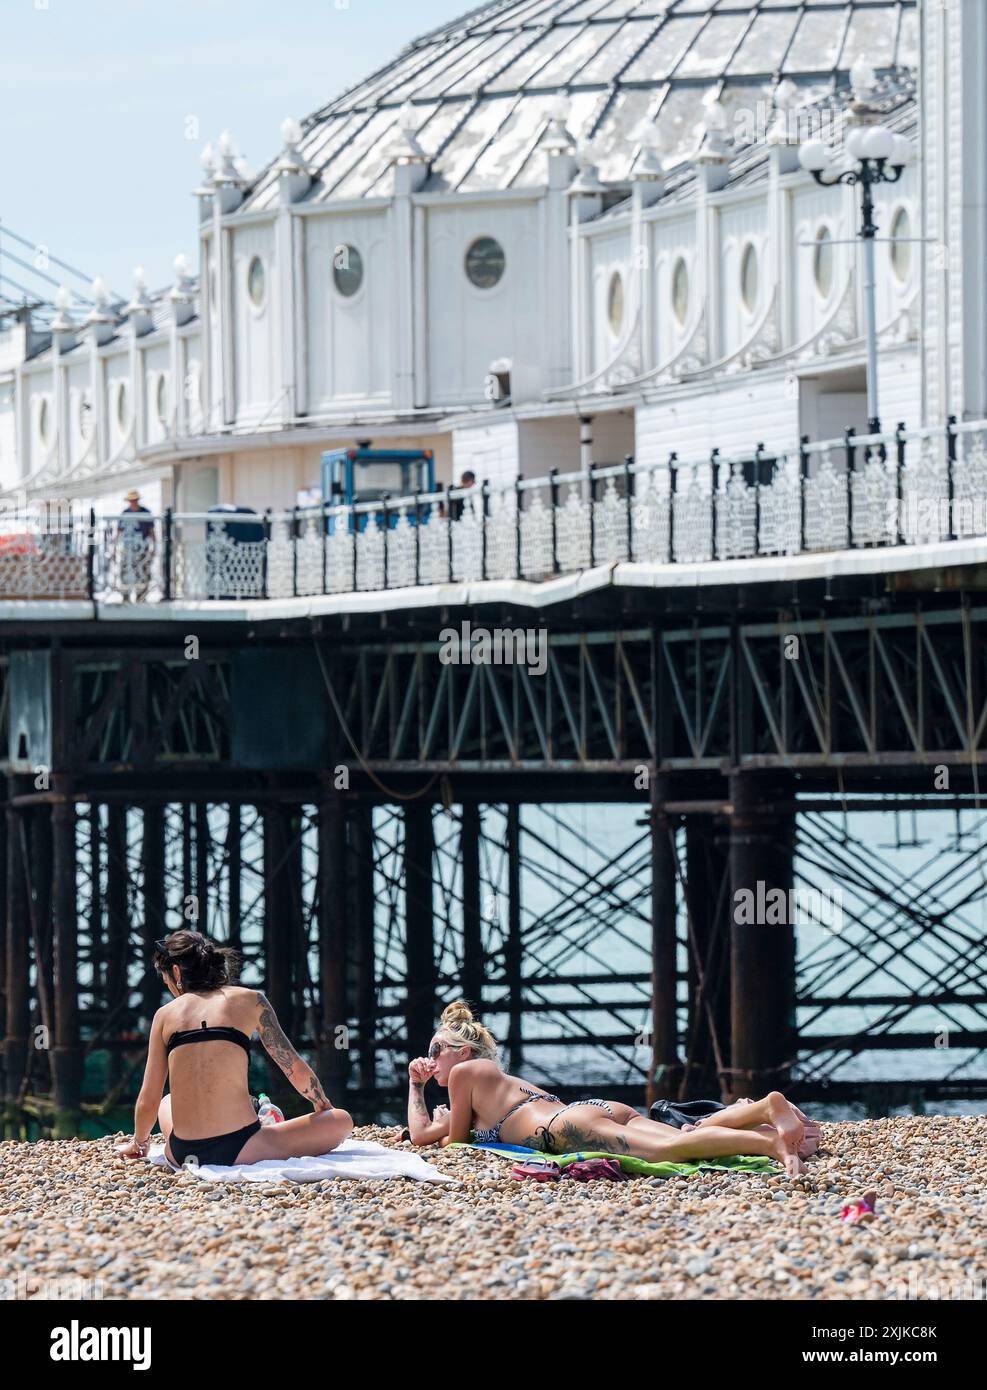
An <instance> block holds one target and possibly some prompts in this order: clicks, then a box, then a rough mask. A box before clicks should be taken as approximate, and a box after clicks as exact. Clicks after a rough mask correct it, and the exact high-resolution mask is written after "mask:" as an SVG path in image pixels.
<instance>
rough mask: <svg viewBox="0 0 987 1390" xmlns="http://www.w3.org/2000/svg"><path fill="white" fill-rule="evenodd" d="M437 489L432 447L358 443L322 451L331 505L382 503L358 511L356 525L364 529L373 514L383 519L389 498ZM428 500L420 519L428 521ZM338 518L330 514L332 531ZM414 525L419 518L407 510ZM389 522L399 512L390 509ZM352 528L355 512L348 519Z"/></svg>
mask: <svg viewBox="0 0 987 1390" xmlns="http://www.w3.org/2000/svg"><path fill="white" fill-rule="evenodd" d="M434 491H435V460H434V458H433V456H432V451H431V449H371V448H370V447H369V446H367V445H363V444H361V445H358V446H357V447H356V448H354V449H329V450H327V451H326V452H325V453H324V454H323V455H322V500H323V503H325V504H328V505H334V506H338V505H339V504H340V503H345V505H346V506H347V507H352V506H353V505H354V503H360V502H378V503H380V504H381V505H380V506H379V507H374V508H372V509H370V510H367V511H365V512H358V513H357V517H356V520H357V525H358V528H359V529H360V530H361V531H365V530H366V528H367V523H368V521H369V520H370V517H371V516H378V517H380V518H381V519H383V516H384V511H385V507H384V503H386V502H387V500H388V499H389V498H395V499H396V498H398V497H411V496H413V495H414V494H415V493H431V492H434ZM429 510H430V508H429V504H428V503H425V504H423V505H422V508H421V512H420V519H421V521H422V522H423V523H424V522H427V521H428V514H429ZM337 519H338V518H336V517H335V516H330V517H329V518H328V529H329V530H330V531H332V530H333V529H334V526H335V522H336V521H337ZM408 520H409V521H410V522H411V524H412V525H413V526H414V525H416V524H417V521H418V518H417V517H416V516H415V514H414V512H409V513H408ZM387 522H388V525H389V526H395V525H396V524H397V512H396V511H395V512H392V513H388V517H387ZM347 526H348V529H349V530H350V531H352V530H353V513H352V512H350V513H349V516H348V520H347Z"/></svg>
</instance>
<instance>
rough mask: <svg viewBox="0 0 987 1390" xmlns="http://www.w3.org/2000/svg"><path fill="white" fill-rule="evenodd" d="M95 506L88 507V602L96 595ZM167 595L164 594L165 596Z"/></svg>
mask: <svg viewBox="0 0 987 1390" xmlns="http://www.w3.org/2000/svg"><path fill="white" fill-rule="evenodd" d="M95 582H96V508H95V507H90V508H89V532H88V536H87V540H86V594H87V596H88V598H89V601H90V603H91V602H92V601H93V599H94V598H95V597H96V587H95ZM167 597H168V595H167V594H165V598H167Z"/></svg>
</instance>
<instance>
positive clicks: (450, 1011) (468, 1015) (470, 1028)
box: [438, 999, 497, 1062]
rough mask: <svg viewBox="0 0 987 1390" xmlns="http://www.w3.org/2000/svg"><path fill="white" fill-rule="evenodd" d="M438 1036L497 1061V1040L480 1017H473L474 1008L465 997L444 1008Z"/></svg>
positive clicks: (481, 1056)
mask: <svg viewBox="0 0 987 1390" xmlns="http://www.w3.org/2000/svg"><path fill="white" fill-rule="evenodd" d="M438 1036H439V1037H440V1038H442V1039H443V1041H445V1042H447V1043H449V1044H450V1045H451V1046H452V1047H456V1048H462V1047H469V1048H472V1050H473V1056H474V1057H477V1058H484V1059H485V1060H488V1061H491V1062H495V1061H496V1060H497V1042H496V1039H495V1038H494V1037H493V1036H492V1034H491V1033H490V1031H489V1030H488V1029H487V1028H484V1026H483V1024H482V1023H481V1022H480V1021H479V1019H477V1018H474V1017H473V1010H472V1009H471V1008H470V1006H469V1004H467V1002H466V1000H465V999H456V1000H454V1001H453V1002H452V1003H451V1004H447V1005H446V1007H445V1008H444V1009H443V1010H442V1018H441V1020H440V1023H439V1032H438Z"/></svg>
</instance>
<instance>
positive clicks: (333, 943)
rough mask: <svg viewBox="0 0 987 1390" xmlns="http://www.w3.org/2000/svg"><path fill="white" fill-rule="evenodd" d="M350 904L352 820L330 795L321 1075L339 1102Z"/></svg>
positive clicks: (324, 839) (322, 832)
mask: <svg viewBox="0 0 987 1390" xmlns="http://www.w3.org/2000/svg"><path fill="white" fill-rule="evenodd" d="M346 905H347V894H346V822H345V819H344V815H343V805H342V802H341V801H340V799H339V796H338V795H329V796H325V797H323V799H322V801H321V802H320V803H319V975H320V984H321V996H322V1012H321V1016H320V1019H319V1033H320V1036H319V1062H318V1074H319V1080H320V1081H321V1082H322V1084H323V1086H324V1087H325V1089H326V1092H327V1093H328V1095H329V1098H330V1100H332V1101H333V1103H334V1104H336V1103H337V1097H338V1096H339V1093H340V1092H341V1091H342V1090H343V1089H344V1088H345V1086H346V1084H347V1081H348V1079H349V1061H350V1053H349V1038H348V1035H347V1028H348V1024H349V1009H348V1007H347V997H346V995H347V990H346V983H347V973H348V972H347V965H348V960H347V934H346Z"/></svg>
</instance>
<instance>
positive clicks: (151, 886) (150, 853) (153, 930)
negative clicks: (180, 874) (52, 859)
mask: <svg viewBox="0 0 987 1390" xmlns="http://www.w3.org/2000/svg"><path fill="white" fill-rule="evenodd" d="M141 864H142V868H143V876H144V921H143V926H142V941H143V944H144V960H143V967H144V973H143V976H142V978H141V1012H142V1013H143V1016H144V1018H145V1020H146V1022H147V1023H148V1025H149V1024H150V1022H151V1019H152V1018H153V1017H154V1014H155V1011H156V1010H157V1008H158V1006H159V1005H160V1003H161V980H160V977H159V976H158V972H157V971H156V970H155V968H154V965H153V963H152V961H153V955H154V943H155V941H158V940H160V938H161V937H163V936H165V935H166V934H167V929H166V927H165V808H164V806H161V805H154V804H153V803H152V804H150V805H147V806H145V807H144V824H143V837H142V840H141Z"/></svg>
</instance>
